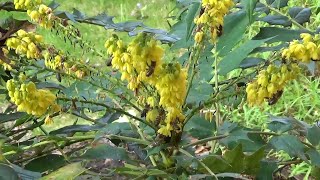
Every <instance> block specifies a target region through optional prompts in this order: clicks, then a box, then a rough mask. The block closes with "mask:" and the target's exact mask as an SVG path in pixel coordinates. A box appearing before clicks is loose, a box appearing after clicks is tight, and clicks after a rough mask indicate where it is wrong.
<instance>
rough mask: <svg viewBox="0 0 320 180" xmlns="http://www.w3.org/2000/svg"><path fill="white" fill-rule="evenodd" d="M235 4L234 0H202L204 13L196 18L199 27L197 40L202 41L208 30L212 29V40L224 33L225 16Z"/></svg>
mask: <svg viewBox="0 0 320 180" xmlns="http://www.w3.org/2000/svg"><path fill="white" fill-rule="evenodd" d="M233 5H234V3H233V0H202V8H203V13H202V12H201V13H202V14H200V16H199V17H197V18H196V19H195V23H196V24H197V25H198V27H199V29H198V32H197V33H196V35H195V41H196V42H198V43H199V42H201V41H202V39H203V36H204V34H205V32H206V30H209V31H210V34H211V39H212V41H215V40H216V38H217V37H218V36H219V35H220V34H221V33H222V27H223V24H224V19H223V18H224V16H225V15H226V14H227V13H228V12H229V10H230V8H231V7H232V6H233Z"/></svg>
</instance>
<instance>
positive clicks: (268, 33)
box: [253, 27, 306, 43]
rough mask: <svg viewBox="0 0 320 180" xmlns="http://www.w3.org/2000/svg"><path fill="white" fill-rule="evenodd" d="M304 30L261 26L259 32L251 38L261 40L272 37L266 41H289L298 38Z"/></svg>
mask: <svg viewBox="0 0 320 180" xmlns="http://www.w3.org/2000/svg"><path fill="white" fill-rule="evenodd" d="M303 32H306V31H302V30H291V29H285V28H278V27H262V28H260V32H259V33H258V34H257V35H256V36H255V37H254V38H253V39H254V40H263V39H267V38H272V37H275V38H272V39H269V40H268V41H266V43H274V42H289V41H292V40H294V39H300V34H301V33H303Z"/></svg>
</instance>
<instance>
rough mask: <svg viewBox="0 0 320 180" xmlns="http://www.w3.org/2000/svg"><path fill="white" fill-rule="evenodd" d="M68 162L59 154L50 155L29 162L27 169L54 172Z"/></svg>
mask: <svg viewBox="0 0 320 180" xmlns="http://www.w3.org/2000/svg"><path fill="white" fill-rule="evenodd" d="M66 163H67V161H66V160H65V159H64V157H63V156H61V155H58V154H48V155H46V156H42V157H38V158H35V159H33V160H32V161H30V162H28V164H26V165H25V168H26V169H27V170H30V171H35V172H41V173H43V172H45V171H54V170H56V169H58V168H60V167H62V166H64V165H66Z"/></svg>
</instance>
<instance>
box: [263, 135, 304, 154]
mask: <svg viewBox="0 0 320 180" xmlns="http://www.w3.org/2000/svg"><path fill="white" fill-rule="evenodd" d="M269 143H270V145H272V147H273V148H274V149H276V150H277V151H280V150H283V151H285V152H286V153H288V154H289V155H290V156H291V157H300V158H302V159H306V157H305V155H304V145H303V144H302V143H301V141H300V140H299V139H298V138H297V137H296V136H293V135H288V134H284V135H281V136H274V137H272V138H271V140H270V142H269Z"/></svg>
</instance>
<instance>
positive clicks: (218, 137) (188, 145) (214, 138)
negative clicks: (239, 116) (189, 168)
mask: <svg viewBox="0 0 320 180" xmlns="http://www.w3.org/2000/svg"><path fill="white" fill-rule="evenodd" d="M226 137H228V135H220V136H214V137H209V138H204V139H200V140H198V141H196V142H194V143H190V144H187V145H184V146H181V148H182V149H185V148H188V147H191V146H196V145H198V144H203V143H206V142H208V141H214V140H219V139H223V138H226Z"/></svg>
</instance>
